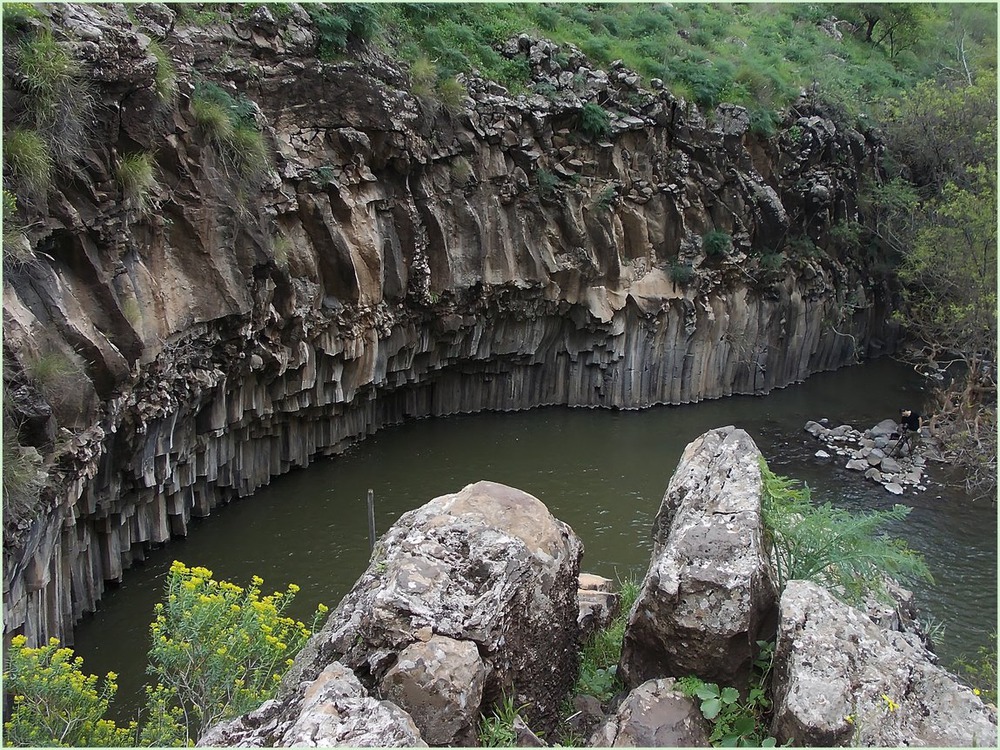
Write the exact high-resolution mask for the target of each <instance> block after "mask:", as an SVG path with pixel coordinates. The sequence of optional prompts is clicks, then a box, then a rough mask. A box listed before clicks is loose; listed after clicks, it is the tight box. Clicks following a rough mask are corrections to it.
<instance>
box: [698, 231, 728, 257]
mask: <svg viewBox="0 0 1000 750" xmlns="http://www.w3.org/2000/svg"><path fill="white" fill-rule="evenodd" d="M701 246H702V247H703V248H704V250H705V255H707V256H708V257H710V258H714V257H721V256H725V255H729V253H730V252H731V251H732V249H733V238H732V237H731V236H730V235H729V233H728V232H723V231H721V230H718V229H713V230H712V231H711V232H709V233H708V234H706V235H705V236H704V237H702V238H701Z"/></svg>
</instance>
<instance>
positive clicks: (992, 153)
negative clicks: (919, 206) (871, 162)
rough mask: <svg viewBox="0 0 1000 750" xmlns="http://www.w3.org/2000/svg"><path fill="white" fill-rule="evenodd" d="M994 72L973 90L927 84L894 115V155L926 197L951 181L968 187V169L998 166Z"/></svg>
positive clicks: (982, 76) (907, 97)
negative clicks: (974, 165) (969, 167)
mask: <svg viewBox="0 0 1000 750" xmlns="http://www.w3.org/2000/svg"><path fill="white" fill-rule="evenodd" d="M996 118H997V76H996V71H995V70H993V71H985V72H982V73H980V74H979V75H978V76H977V77H976V79H975V81H974V83H972V84H969V85H950V86H942V85H939V84H936V83H935V82H933V81H925V82H924V83H922V84H920V85H919V86H917V88H916V89H914V91H913V92H911V93H909V94H906V95H904V96H903V97H902V99H901V100H900V101H899V102H898V103H897V104H896V105H895V107H894V109H893V111H892V112H891V113H890V120H889V123H888V126H887V131H888V132H887V134H888V137H889V142H890V146H891V151H892V153H891V156H892V157H894V158H895V160H896V161H897V163H898V164H900V165H905V166H906V167H907V169H908V171H909V175H908V177H909V179H910V181H911V182H912V183H913V184H914V185H915V186H916V187H917V188H918V189H919V190H920V192H921V194H922V195H923V196H925V197H933V196H936V195H938V194H940V192H941V190H942V189H943V188H944V186H945V184H946V183H948V182H952V183H955V184H957V185H960V186H961V185H966V184H967V181H968V180H969V179H970V174H969V173H967V172H966V171H965V168H966V166H967V165H970V164H985V165H987V166H991V167H993V168H994V169H995V167H996Z"/></svg>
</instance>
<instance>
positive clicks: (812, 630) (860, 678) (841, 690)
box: [771, 581, 997, 747]
mask: <svg viewBox="0 0 1000 750" xmlns="http://www.w3.org/2000/svg"><path fill="white" fill-rule="evenodd" d="M772 689H773V692H774V720H773V723H772V726H771V734H772V735H773V736H774V737H776V738H777V740H778V742H779V743H783V742H785V741H786V740H788V739H791V740H792V744H793V745H796V746H799V747H804V746H814V747H832V746H835V745H857V746H860V747H866V746H875V747H904V746H908V745H909V746H925V747H927V746H930V747H996V746H997V714H996V709H995V708H990V707H988V706H986V705H985V704H984V703H983V702H982V701H981V700H980V699H979V698H977V697H976V696H975V695H974V694H973V692H972V690H970V689H969V688H967V687H966V686H964V685H962V684H960V683H959V682H958V680H957V679H956V678H955V677H954V676H953V675H951V674H949V673H948V672H946V671H945V670H944V669H942V668H941V667H938V666H936V665H934V664H931V662H930V661H928V659H927V658H926V655H925V652H924V650H923V649H922V648H918V647H915V646H914V645H913V644H911V643H910V642H909V641H908V640H907V639H906V637H905V636H904V635H903V634H901V633H897V632H895V631H892V630H885V629H883V628H880V627H879V626H878V625H876V624H875V623H873V622H872V620H871V618H870V617H869V616H868V615H867V614H865V613H864V612H861V611H860V610H857V609H855V608H854V607H850V606H848V605H846V604H844V603H843V602H840V601H838V600H837V599H835V598H834V597H833V595H832V594H830V592H828V591H827V590H826V589H824V588H822V587H820V586H817V585H816V584H814V583H810V582H808V581H789V582H788V585H787V586H786V587H785V590H784V592H783V593H782V595H781V604H780V619H779V624H778V640H777V645H776V646H775V652H774V676H773V681H772Z"/></svg>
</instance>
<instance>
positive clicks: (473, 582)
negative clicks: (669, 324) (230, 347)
mask: <svg viewBox="0 0 1000 750" xmlns="http://www.w3.org/2000/svg"><path fill="white" fill-rule="evenodd" d="M759 457H760V453H759V452H758V451H757V448H756V446H755V445H754V443H753V440H752V439H751V438H750V436H749V435H747V434H746V433H745V432H743V431H742V430H738V429H735V428H733V427H725V428H720V429H717V430H712V431H710V432H708V433H706V434H705V435H703V436H701V437H700V438H698V439H697V440H695V441H694V442H692V443H691V445H689V446H688V449H687V450H686V451H685V453H684V456H683V457H682V459H681V461H680V463H679V465H678V467H677V470H676V472H675V474H674V476H673V478H672V479H671V480H670V484H669V486H668V488H667V492H666V495H665V496H664V499H663V503H662V505H661V508H660V513H659V515H658V517H657V521H656V529H655V531H654V537H655V544H656V549H655V551H654V553H653V555H652V559H651V561H650V567H649V571H648V572H647V574H646V576H645V579H644V580H643V582H642V589H641V594H640V597H639V599H638V601H637V602H636V604H635V606H634V608H633V610H632V612H631V613H630V618H629V624H628V627H627V630H626V634H625V641H626V648H625V649H624V650H623V653H622V661H621V664H620V665H619V669H620V670H621V672H622V673H623V674H624V675H626V676H627V680H628V682H629V685H630V688H631V689H630V690H629V691H628V693H627V694H624V695H621V696H619V698H618V700H616V701H614V702H613V703H612V705H610V706H607V707H605V708H607V710H608V714H607V716H602V710H601V709H600V708H596V709H593V711H594V712H595V713H596V717H597V719H600V723H599V725H598V726H597V727H596V729H594V731H593V732H592V733H591V735H590V738H589V742H588V744H589V745H590V746H595V747H604V746H616V747H617V746H628V747H638V746H642V747H647V746H648V747H656V746H659V747H663V746H685V747H691V746H696V747H697V746H707V745H708V744H709V742H708V736H709V733H710V729H711V727H710V726H709V725H708V724H707V722H706V720H705V719H704V717H703V716H702V713H701V711H700V710H699V708H698V706H697V705H696V704H695V703H694V702H693V701H692V699H690V698H687V697H685V696H684V695H683V694H682V693H681V692H680V691H679V690H678V689H677V687H676V682H675V681H676V679H677V678H679V677H684V676H688V675H695V676H698V677H700V678H702V679H704V680H706V681H714V680H717V679H718V680H730V682H729V684H734V685H736V686H740V685H741V684H742V685H745V684H746V682H745V677H746V674H747V672H748V666H749V661H750V659H751V658H753V657H754V656H755V655H756V654H755V651H754V650H755V643H756V641H757V640H760V639H775V641H776V646H775V651H774V661H773V665H772V668H773V675H774V676H773V681H772V684H771V688H770V690H771V697H772V698H773V721H772V724H771V726H770V727H769V730H770V732H771V734H772V735H773V736H774V737H775V738H776V739H777V740H778V741H779V742H788V743H789V744H792V745H798V746H803V745H805V746H834V745H848V744H851V745H874V746H908V745H916V746H935V745H936V746H985V747H995V746H996V741H997V715H996V708H995V707H992V706H986V705H985V704H984V703H983V702H982V701H981V700H980V699H979V698H978V697H977V696H976V695H974V694H973V692H972V690H970V689H969V688H967V687H965V686H963V685H961V684H960V683H959V682H958V681H957V680H956V678H955V677H954V676H953V675H950V674H949V673H948V672H946V671H945V670H943V669H941V668H940V667H939V666H936V665H935V664H934V660H933V658H931V656H930V654H929V653H928V652H927V651H926V650H925V649H924V647H923V646H922V645H921V644H920V643H919V642H918V641H917V640H916V639H915V638H914V636H915V633H914V632H913V624H912V618H911V614H912V613H910V612H908V611H907V608H906V607H905V606H897V607H893V606H886V605H879V606H877V607H873V608H872V609H871V611H861V610H859V609H856V608H854V607H850V606H847V605H845V604H843V603H842V602H840V601H838V600H837V599H835V598H834V597H833V596H832V595H830V594H829V593H828V592H826V591H825V590H824V589H822V588H820V587H818V586H816V585H815V584H812V583H809V582H806V581H791V582H789V583H788V584H787V586H786V587H785V589H784V591H783V592H782V593H781V595H780V596H776V594H775V591H774V588H773V585H772V584H771V580H772V577H771V575H770V572H769V569H768V562H767V560H768V556H767V550H766V547H764V546H763V545H762V544H761V541H760V540H761V539H762V538H763V529H762V525H761V520H760V495H761V478H760V469H759V464H758V459H759ZM747 540H749V541H750V544H748V545H745V547H744V548H741V544H740V543H741V542H744V543H745V542H746V541H747ZM581 554H582V547H581V545H580V543H579V540H578V539H577V538H576V535H575V534H574V533H573V531H572V530H571V529H570V528H569V527H567V526H566V525H565V524H563V523H561V522H559V521H557V520H556V519H554V518H553V517H552V516H551V514H550V513H549V512H548V510H547V509H546V508H545V506H544V505H543V504H542V503H541V502H540V501H539V500H537V499H536V498H534V497H531V496H530V495H527V494H525V493H523V492H520V491H518V490H515V489H512V488H510V487H506V486H503V485H499V484H495V483H492V482H478V483H476V484H474V485H470V486H468V487H466V488H464V489H463V490H461V491H460V492H458V493H456V494H454V495H447V496H444V497H441V498H437V499H435V500H432V501H431V502H430V503H428V504H427V505H425V506H424V507H422V508H419V509H417V510H415V511H411V512H410V513H408V514H406V515H404V516H403V517H402V518H401V519H400V520H399V521H398V522H397V523H396V524H395V525H394V526H393V527H392V528H391V529H390V530H389V531H388V532H387V534H386V535H385V536H384V537H383V538H382V540H381V541H380V542H379V545H378V548H377V550H376V552H375V553H374V554H373V558H372V562H371V564H370V566H369V568H368V570H367V571H366V572H365V573H364V575H363V576H362V577H361V579H360V580H359V581H358V583H357V584H356V586H355V587H354V589H353V590H352V592H351V593H350V594H348V596H347V597H346V598H345V599H344V601H343V603H342V604H341V605H340V606H339V607H338V608H337V610H335V611H334V612H332V613H331V615H330V617H329V620H328V621H327V623H326V624H325V626H324V627H323V628H322V630H321V631H320V632H318V633H317V634H316V635H315V636H313V638H312V639H311V641H310V642H309V644H308V645H307V647H306V649H305V650H304V651H303V652H302V653H301V654H300V655H299V656H298V657H297V658H296V660H295V663H294V666H293V667H292V668H291V670H290V671H289V672H288V674H287V675H286V676H285V679H284V681H283V682H282V685H281V688H280V692H279V695H278V697H277V698H276V699H275V700H272V701H269V702H268V703H266V704H264V706H262V707H261V708H260V709H258V710H257V711H254V712H253V713H251V714H248V715H246V716H243V717H240V718H238V719H236V720H234V721H231V722H228V723H226V724H223V725H220V726H217V727H214V728H211V729H210V730H209V731H208V732H207V733H206V734H205V736H204V737H203V738H202V739H201V743H200V744H207V745H215V746H240V747H264V746H274V745H277V746H291V745H304V746H321V745H327V744H348V745H359V746H360V745H364V746H374V745H378V746H404V745H409V746H414V745H415V746H423V745H424V744H428V745H432V746H435V745H436V746H442V745H456V744H474V743H475V741H476V726H477V723H478V720H479V716H480V714H481V713H486V714H487V715H488V714H489V713H490V711H491V710H492V709H493V708H496V707H498V704H499V701H500V700H501V699H502V697H503V696H504V695H510V696H513V697H514V702H515V705H523V706H525V708H524V710H523V712H522V716H523V718H524V720H525V721H524V722H523V723H521V724H520V725H519V727H518V737H519V740H520V742H519V744H523V745H535V746H538V745H545V744H546V743H545V742H544V741H542V740H541V739H539V735H544V733H545V732H547V731H549V730H551V729H552V728H553V725H554V723H555V721H556V719H557V714H558V710H559V706H560V704H561V702H562V701H563V700H564V699H565V698H566V697H567V696H568V694H569V689H570V688H571V686H572V685H573V682H574V679H575V676H576V669H577V666H576V665H577V661H576V660H577V648H578V623H579V621H580V620H582V619H583V618H582V615H583V613H584V612H585V611H587V612H589V611H590V608H591V606H592V603H590V602H587V601H581V602H580V604H581V605H582V606H580V607H579V611H578V598H579V597H578V594H577V584H578V580H577V571H578V567H579V561H580V556H581ZM588 584H589V585H594V584H595V582H593V581H589V582H588ZM578 618H579V619H578ZM741 679H742V680H743V682H742V683H741V682H740V680H741ZM529 727H530V728H529ZM532 730H535V731H532Z"/></svg>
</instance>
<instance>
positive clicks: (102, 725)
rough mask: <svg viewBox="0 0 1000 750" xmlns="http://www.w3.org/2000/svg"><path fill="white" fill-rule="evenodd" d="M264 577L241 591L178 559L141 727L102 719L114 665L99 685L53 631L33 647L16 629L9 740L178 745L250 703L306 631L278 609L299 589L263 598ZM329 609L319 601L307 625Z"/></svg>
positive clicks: (156, 627) (159, 610)
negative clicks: (50, 637) (45, 642)
mask: <svg viewBox="0 0 1000 750" xmlns="http://www.w3.org/2000/svg"><path fill="white" fill-rule="evenodd" d="M262 583H263V581H262V580H261V579H260V578H257V577H254V578H253V579H252V581H251V584H250V586H249V587H247V588H246V589H243V588H240V587H239V586H235V585H234V584H232V583H229V582H227V581H216V580H215V579H214V578H212V571H210V570H207V569H205V568H188V567H187V566H186V565H184V564H182V563H179V562H174V564H173V565H172V566H171V567H170V572H169V573H168V575H167V583H166V592H165V599H164V601H163V602H162V603H160V604H157V605H156V607H155V609H154V614H155V619H154V621H153V623H152V625H151V626H150V632H151V634H152V645H151V647H150V651H149V666H148V668H147V672H148V673H149V674H150V675H152V676H154V677H155V678H157V682H156V683H154V684H153V685H150V686H147V688H146V708H145V711H144V712H143V713H144V719H145V723H144V725H143V726H142V728H141V730H140V729H139V727H138V726H137V725H136V723H135V722H130V723H129V724H128V726H126V727H118V726H116V725H115V723H114V722H113V721H109V720H107V719H105V718H104V715H105V714H106V713H107V710H108V706H109V703H110V701H111V699H112V697H113V696H114V694H115V691H116V689H117V687H116V685H115V679H116V675H115V674H114V673H113V672H109V673H108V676H107V678H106V679H105V681H104V683H103V685H101V686H100V687H98V684H97V677H96V676H90V677H87V676H85V675H84V674H83V671H82V667H83V660H82V659H81V658H80V657H76V658H74V657H73V652H72V651H71V650H70V649H68V648H63V649H60V648H58V645H59V644H58V641H56V640H55V639H53V640H52V641H50V642H49V644H48V645H47V646H44V647H42V648H38V649H32V648H27V643H26V639H25V638H24V637H23V636H16V637H15V638H14V639H13V640H12V643H11V648H10V649H9V650H8V651H7V653H6V654H5V656H6V669H5V671H4V675H3V685H4V691H5V693H6V695H7V696H9V697H10V698H11V700H12V705H13V707H14V710H13V712H12V713H10V714H8V717H9V718H8V721H7V722H6V723H5V724H4V741H5V744H7V745H11V744H14V745H26V746H32V747H47V746H53V745H62V746H70V747H88V746H106V747H126V746H135V745H136V744H139V745H141V746H146V747H163V746H184V745H189V744H191V740H193V739H194V738H196V737H197V736H198V732H199V731H200V730H202V729H204V728H207V727H208V726H209V725H211V724H213V723H215V722H216V721H219V720H222V719H225V718H230V717H234V716H237V715H239V714H242V713H246V712H248V711H251V710H253V709H254V708H256V707H257V706H259V705H260V704H261V703H263V702H264V701H265V700H267V699H268V698H270V697H271V696H273V695H274V693H275V692H276V690H277V687H278V684H279V683H280V681H281V677H282V675H283V674H284V673H285V672H286V671H287V669H288V667H289V666H290V664H291V662H292V659H293V657H294V656H295V654H296V653H298V651H299V650H300V649H301V648H302V646H303V645H304V644H305V642H306V640H307V639H308V638H309V636H310V629H309V627H307V626H306V625H305V624H304V623H302V622H298V621H296V620H294V619H292V618H290V617H287V616H285V615H284V612H285V611H286V609H287V608H288V606H289V604H291V602H292V600H293V599H294V597H295V593H296V592H297V591H298V587H297V586H295V585H294V584H290V585H289V586H288V588H287V590H286V591H284V592H280V591H276V592H274V593H273V594H271V595H269V596H260V586H261V584H262ZM326 611H327V608H326V607H325V606H323V605H320V606H319V607H318V609H317V610H316V613H315V615H314V619H313V627H315V625H316V623H317V622H318V620H319V618H320V617H321V616H322V615H323V613H325V612H326Z"/></svg>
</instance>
